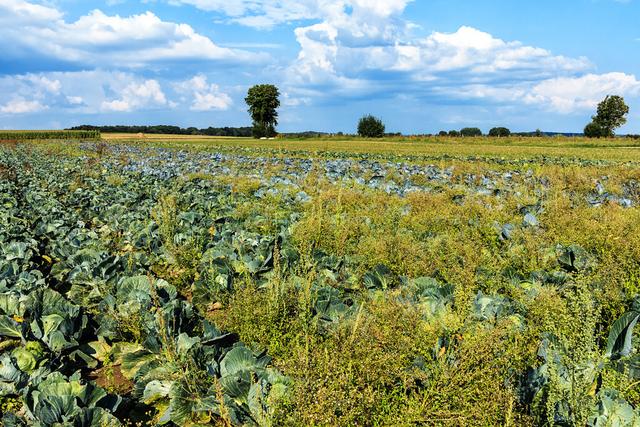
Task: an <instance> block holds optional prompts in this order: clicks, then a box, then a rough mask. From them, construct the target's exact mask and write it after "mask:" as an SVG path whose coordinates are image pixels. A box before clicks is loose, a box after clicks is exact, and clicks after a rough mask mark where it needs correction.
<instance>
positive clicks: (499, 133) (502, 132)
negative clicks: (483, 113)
mask: <svg viewBox="0 0 640 427" xmlns="http://www.w3.org/2000/svg"><path fill="white" fill-rule="evenodd" d="M489 136H491V137H494V138H506V137H508V136H511V131H510V130H509V129H507V128H505V127H495V128H492V129H491V130H490V131H489Z"/></svg>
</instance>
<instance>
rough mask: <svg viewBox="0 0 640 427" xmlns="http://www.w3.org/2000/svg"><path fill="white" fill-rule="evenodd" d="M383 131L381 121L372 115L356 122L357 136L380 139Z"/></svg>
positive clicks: (383, 127)
mask: <svg viewBox="0 0 640 427" xmlns="http://www.w3.org/2000/svg"><path fill="white" fill-rule="evenodd" d="M384 130H385V126H384V123H382V120H380V119H378V118H377V117H374V116H372V115H368V116H364V117H362V118H361V119H360V121H359V122H358V135H360V136H361V137H364V138H382V137H383V136H384Z"/></svg>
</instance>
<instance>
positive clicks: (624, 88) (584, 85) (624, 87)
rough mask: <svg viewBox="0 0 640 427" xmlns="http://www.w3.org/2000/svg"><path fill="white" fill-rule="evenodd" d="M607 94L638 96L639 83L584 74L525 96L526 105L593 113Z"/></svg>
mask: <svg viewBox="0 0 640 427" xmlns="http://www.w3.org/2000/svg"><path fill="white" fill-rule="evenodd" d="M610 94H624V95H627V96H631V97H638V96H640V81H638V80H637V79H636V77H635V76H633V75H629V74H625V73H607V74H587V75H584V76H580V77H560V78H556V79H549V80H545V81H542V82H540V83H538V84H536V85H535V86H534V87H533V88H532V89H531V91H530V92H529V93H528V94H527V95H526V97H525V100H526V102H529V103H538V104H542V105H546V106H548V107H549V108H550V109H552V110H554V111H558V112H560V113H569V112H573V111H576V110H593V109H594V108H595V107H596V106H597V105H598V102H600V101H602V99H603V98H604V97H605V96H607V95H610Z"/></svg>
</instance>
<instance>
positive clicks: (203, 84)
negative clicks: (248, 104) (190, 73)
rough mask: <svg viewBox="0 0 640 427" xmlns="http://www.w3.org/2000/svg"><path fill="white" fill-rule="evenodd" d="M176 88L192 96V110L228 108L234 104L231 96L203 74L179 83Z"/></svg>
mask: <svg viewBox="0 0 640 427" xmlns="http://www.w3.org/2000/svg"><path fill="white" fill-rule="evenodd" d="M175 88H176V91H178V92H179V93H182V94H186V95H188V96H189V97H191V98H192V101H191V105H190V107H189V109H190V110H191V111H211V110H228V109H229V107H231V105H232V104H233V101H232V99H231V97H230V96H229V95H228V94H226V93H224V92H222V91H221V90H220V87H219V86H218V85H216V84H214V83H211V84H209V83H208V82H207V77H206V76H204V75H203V74H198V75H196V76H194V77H193V78H191V79H189V80H187V81H183V82H180V83H177V84H176V85H175Z"/></svg>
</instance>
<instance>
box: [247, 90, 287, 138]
mask: <svg viewBox="0 0 640 427" xmlns="http://www.w3.org/2000/svg"><path fill="white" fill-rule="evenodd" d="M245 102H246V103H247V105H248V106H249V114H250V115H251V119H252V120H253V136H254V137H255V138H262V137H273V136H275V135H276V126H277V125H278V108H279V107H280V91H279V90H278V88H277V87H276V86H274V85H270V84H261V85H256V86H253V87H252V88H251V89H249V92H248V93H247V97H246V98H245Z"/></svg>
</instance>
